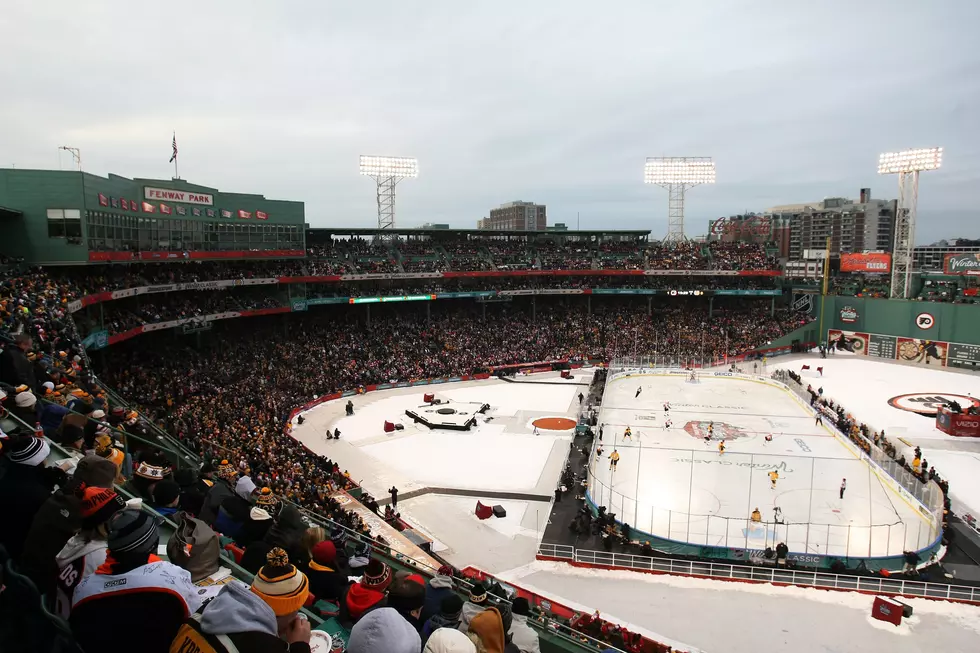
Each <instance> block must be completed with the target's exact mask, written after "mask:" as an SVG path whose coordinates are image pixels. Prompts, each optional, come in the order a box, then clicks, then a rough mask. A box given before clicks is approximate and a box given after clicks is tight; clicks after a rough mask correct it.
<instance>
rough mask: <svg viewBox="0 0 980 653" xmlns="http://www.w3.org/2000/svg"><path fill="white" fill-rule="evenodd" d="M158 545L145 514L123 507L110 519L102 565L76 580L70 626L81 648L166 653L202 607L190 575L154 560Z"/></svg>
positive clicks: (152, 519) (153, 522)
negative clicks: (175, 638) (192, 616)
mask: <svg viewBox="0 0 980 653" xmlns="http://www.w3.org/2000/svg"><path fill="white" fill-rule="evenodd" d="M159 542H160V533H159V531H158V530H157V523H156V518H155V517H153V516H152V515H150V514H149V513H147V512H144V511H142V510H135V509H131V508H127V509H125V510H121V511H119V512H117V513H116V514H115V515H113V516H112V517H111V518H110V520H109V537H108V538H107V543H108V553H107V555H106V561H105V563H104V564H103V565H102V566H100V567H99V568H98V569H96V571H95V573H94V574H92V575H90V576H86V577H85V578H83V579H82V580H81V581H79V583H78V584H77V585H76V586H75V594H74V596H73V598H72V602H73V603H72V609H71V616H70V617H69V623H71V628H72V632H74V634H75V638H76V639H77V640H78V643H79V644H80V645H81V646H82V648H83V649H84V650H86V651H98V652H99V653H116V652H119V653H123V652H124V651H125V652H129V651H133V650H134V649H136V650H139V651H140V653H166V651H168V649H169V647H170V642H172V641H173V639H174V637H175V636H176V635H177V630H178V629H179V628H180V626H181V625H182V624H183V623H184V621H185V620H186V619H187V618H188V617H190V616H191V615H192V614H194V613H195V612H197V609H198V608H199V607H201V598H200V596H199V595H198V593H197V588H196V587H194V584H193V583H192V582H191V575H190V572H188V571H186V570H184V569H181V568H180V567H178V566H177V565H174V564H171V563H169V562H164V561H162V560H160V558H158V557H157V556H156V554H155V552H156V549H157V545H158V544H159ZM106 615H111V621H110V622H109V623H107V622H106Z"/></svg>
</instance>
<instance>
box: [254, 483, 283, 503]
mask: <svg viewBox="0 0 980 653" xmlns="http://www.w3.org/2000/svg"><path fill="white" fill-rule="evenodd" d="M277 503H279V499H277V498H276V495H274V494H273V493H272V490H270V489H269V488H267V487H264V488H262V490H261V491H260V492H259V494H258V496H257V497H255V505H257V506H274V505H276V504H277Z"/></svg>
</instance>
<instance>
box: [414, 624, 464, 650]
mask: <svg viewBox="0 0 980 653" xmlns="http://www.w3.org/2000/svg"><path fill="white" fill-rule="evenodd" d="M436 630H440V629H436ZM441 630H442V632H441V633H438V634H436V633H435V631H433V633H431V634H430V635H429V636H428V638H426V637H423V638H422V642H423V645H424V648H423V649H422V651H423V652H424V653H475V652H476V646H475V645H474V644H473V642H471V641H470V638H469V637H467V636H466V635H464V634H463V633H461V632H459V631H458V630H456V629H455V628H442V629H441ZM433 635H435V636H433Z"/></svg>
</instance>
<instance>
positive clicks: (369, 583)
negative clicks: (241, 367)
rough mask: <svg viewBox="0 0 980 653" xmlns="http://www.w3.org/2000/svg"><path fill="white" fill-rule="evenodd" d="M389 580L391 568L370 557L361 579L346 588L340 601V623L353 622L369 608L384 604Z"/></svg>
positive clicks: (390, 579) (372, 608)
mask: <svg viewBox="0 0 980 653" xmlns="http://www.w3.org/2000/svg"><path fill="white" fill-rule="evenodd" d="M391 581H392V573H391V568H390V567H388V565H386V564H385V563H383V562H381V561H380V560H378V559H377V558H372V559H371V562H369V563H368V565H367V567H365V569H364V575H363V576H361V580H360V581H359V582H357V583H354V584H353V585H351V586H350V587H348V588H347V592H346V593H345V594H344V598H343V600H342V601H341V602H340V615H339V617H338V619H339V620H340V623H341V624H343V625H345V626H346V625H347V624H355V623H357V622H358V620H360V619H361V618H362V617H363V616H364V615H365V614H367V613H368V612H369V611H370V610H374V609H375V608H379V607H382V606H384V605H386V603H385V594H386V593H387V591H388V586H389V585H390V584H391Z"/></svg>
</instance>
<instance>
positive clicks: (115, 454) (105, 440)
mask: <svg viewBox="0 0 980 653" xmlns="http://www.w3.org/2000/svg"><path fill="white" fill-rule="evenodd" d="M115 444H116V443H115V441H114V440H113V439H112V436H111V435H109V433H108V431H101V432H97V433H96V434H95V455H96V456H99V457H101V458H105V459H106V460H108V461H109V462H111V463H112V464H113V465H115V466H116V482H118V483H125V482H126V479H125V478H124V477H123V475H122V469H123V463H124V462H125V460H126V454H125V453H124V452H123V451H122V450H121V449H117V448H116V446H115Z"/></svg>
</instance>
